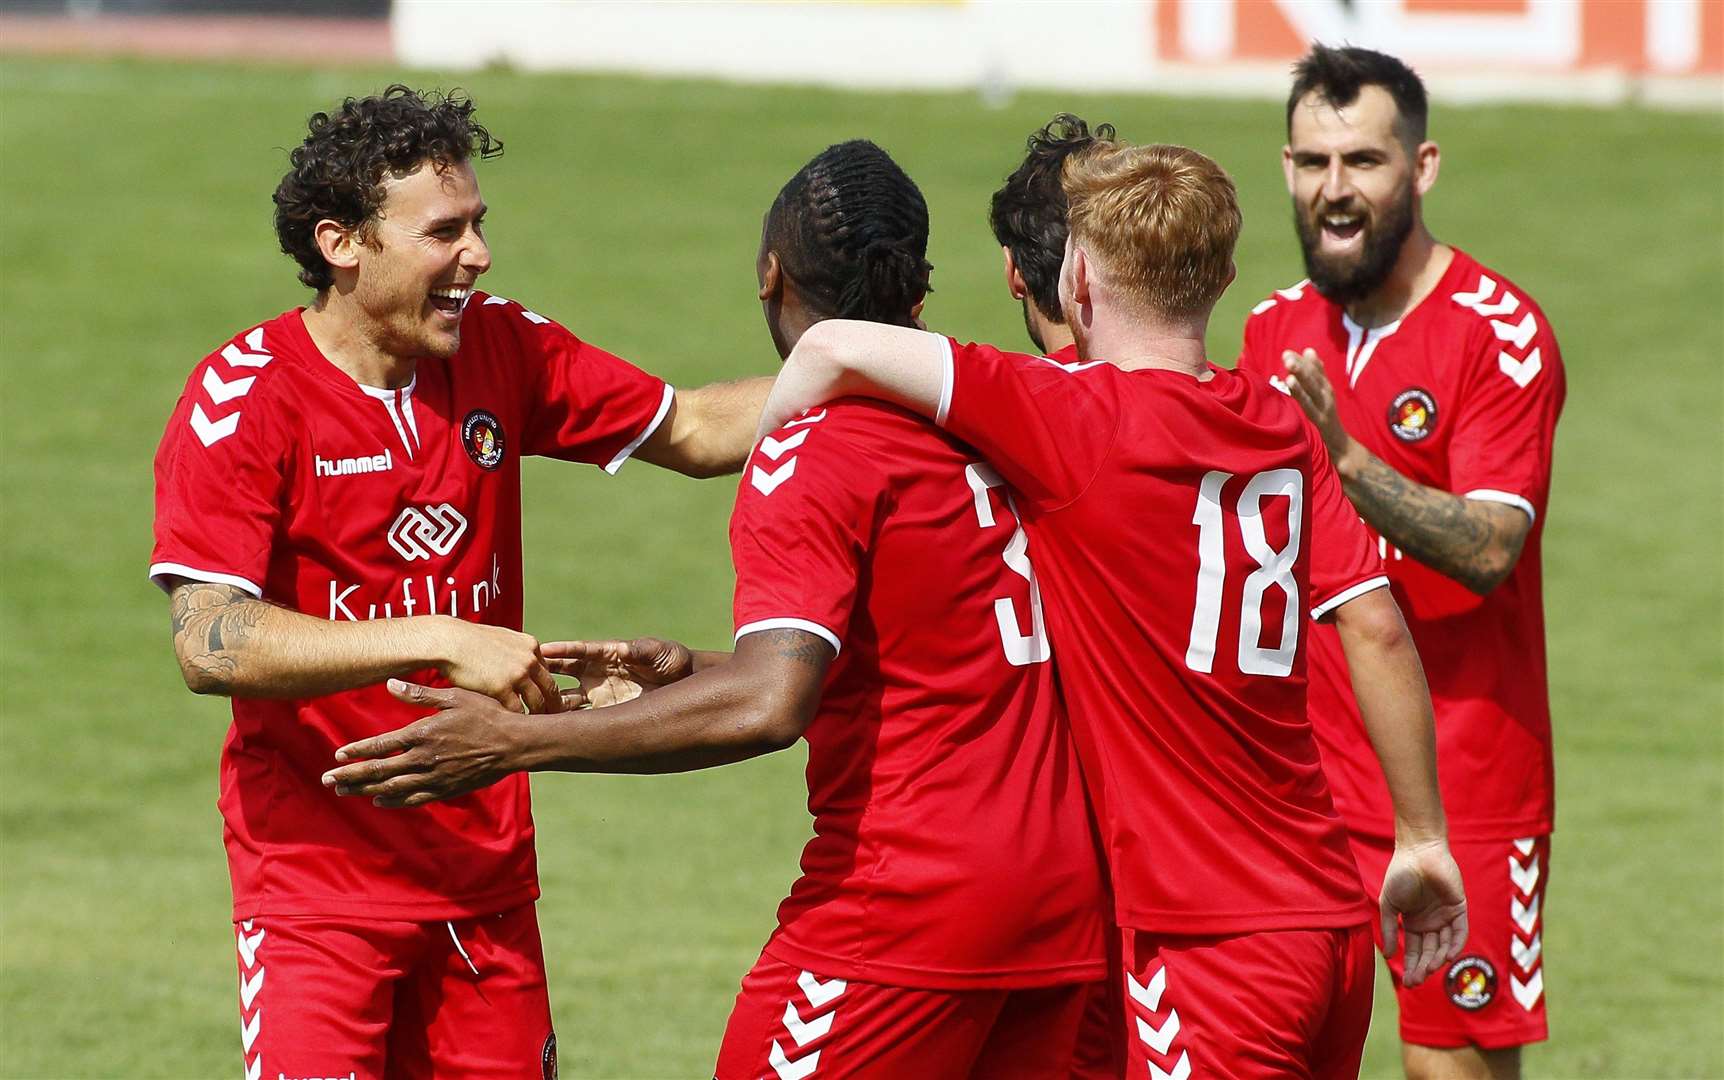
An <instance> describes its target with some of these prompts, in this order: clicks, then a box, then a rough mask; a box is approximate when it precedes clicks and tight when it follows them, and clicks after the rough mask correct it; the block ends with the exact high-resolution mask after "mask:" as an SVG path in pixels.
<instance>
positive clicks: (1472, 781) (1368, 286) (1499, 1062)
mask: <svg viewBox="0 0 1724 1080" xmlns="http://www.w3.org/2000/svg"><path fill="white" fill-rule="evenodd" d="M1426 112H1427V104H1426V97H1425V88H1424V85H1423V84H1422V83H1421V82H1420V80H1419V77H1418V76H1417V75H1416V74H1414V73H1413V71H1412V70H1411V69H1410V68H1408V67H1407V66H1406V65H1405V64H1403V63H1402V62H1401V61H1399V60H1397V59H1395V58H1394V57H1392V56H1386V55H1384V54H1382V53H1378V52H1372V51H1370V50H1368V49H1357V48H1343V49H1331V48H1326V47H1324V46H1322V45H1318V46H1315V47H1314V48H1313V49H1312V50H1311V52H1310V53H1309V54H1308V55H1307V56H1306V57H1305V58H1304V59H1303V60H1301V61H1300V62H1299V64H1298V66H1297V68H1296V69H1295V74H1294V81H1293V88H1292V91H1291V92H1290V93H1289V94H1288V97H1287V145H1286V146H1285V147H1284V148H1283V149H1282V164H1283V167H1284V168H1285V170H1286V175H1287V189H1288V191H1289V192H1290V193H1291V194H1292V196H1293V213H1294V223H1295V225H1296V226H1297V231H1298V235H1299V243H1300V247H1301V248H1302V249H1303V252H1304V256H1305V272H1306V274H1307V278H1306V280H1305V281H1302V282H1300V283H1298V284H1297V285H1294V286H1291V287H1290V288H1286V289H1281V290H1279V291H1277V292H1276V293H1275V294H1274V295H1272V296H1271V297H1269V298H1268V299H1267V300H1264V301H1263V302H1262V303H1261V304H1258V305H1257V307H1256V308H1255V309H1253V312H1252V316H1251V318H1250V319H1249V321H1247V323H1246V325H1245V345H1244V350H1243V352H1242V353H1241V355H1240V358H1239V369H1240V370H1241V371H1245V372H1249V373H1252V374H1253V375H1255V376H1257V377H1259V378H1268V379H1270V380H1271V381H1273V382H1275V383H1277V384H1279V385H1280V386H1282V387H1284V388H1286V389H1288V390H1289V391H1290V392H1291V393H1292V395H1293V398H1294V400H1295V401H1297V402H1298V403H1299V405H1300V407H1301V408H1303V409H1304V410H1305V412H1306V414H1307V415H1309V416H1310V418H1311V419H1312V421H1313V422H1314V423H1315V424H1316V425H1317V427H1318V428H1319V429H1320V430H1321V432H1322V435H1323V440H1324V442H1325V443H1326V444H1327V446H1328V449H1329V454H1330V457H1331V458H1332V459H1333V461H1334V463H1335V468H1336V469H1337V471H1338V472H1339V473H1340V475H1341V484H1342V488H1343V490H1345V492H1346V493H1347V497H1348V498H1349V499H1351V500H1352V503H1353V505H1354V506H1355V507H1357V509H1358V512H1359V514H1360V515H1361V516H1362V517H1363V518H1364V519H1365V523H1366V524H1367V525H1368V526H1369V527H1370V529H1371V531H1372V534H1373V535H1372V539H1373V540H1374V541H1375V542H1376V543H1377V544H1378V550H1379V551H1380V552H1382V553H1383V555H1384V557H1385V560H1386V562H1387V564H1388V573H1389V578H1390V581H1391V582H1392V588H1393V590H1394V593H1395V596H1396V598H1397V599H1398V600H1399V601H1400V604H1401V608H1402V610H1403V611H1405V612H1406V618H1407V624H1408V627H1409V629H1410V630H1411V631H1412V635H1413V640H1414V641H1415V642H1416V643H1417V644H1418V647H1419V655H1420V657H1422V658H1423V660H1424V665H1425V672H1426V675H1427V677H1428V678H1429V680H1430V684H1431V696H1432V698H1433V700H1434V703H1435V708H1436V717H1437V747H1438V756H1439V757H1440V759H1441V761H1442V784H1443V796H1444V803H1445V804H1446V805H1447V807H1448V812H1449V829H1450V839H1451V842H1452V845H1453V849H1454V853H1455V858H1456V859H1457V860H1459V862H1460V865H1461V869H1462V872H1463V873H1464V874H1465V875H1466V880H1467V887H1468V894H1469V896H1470V898H1471V900H1472V905H1471V907H1470V909H1469V910H1470V915H1471V918H1472V939H1471V942H1470V943H1469V944H1468V946H1467V950H1466V952H1465V954H1464V955H1462V956H1460V957H1459V958H1457V959H1456V960H1454V962H1453V963H1452V964H1450V965H1449V966H1448V967H1447V968H1446V969H1445V970H1444V971H1442V972H1440V973H1439V974H1440V975H1441V977H1440V978H1433V979H1429V980H1427V981H1426V982H1425V983H1423V984H1421V985H1420V986H1417V987H1402V988H1401V989H1400V991H1399V995H1398V996H1399V1004H1400V1026H1401V1041H1402V1058H1403V1062H1404V1064H1405V1067H1406V1072H1407V1075H1408V1076H1410V1077H1414V1078H1426V1077H1431V1078H1434V1077H1476V1078H1482V1077H1497V1078H1507V1077H1514V1076H1517V1075H1519V1072H1520V1047H1521V1046H1522V1045H1524V1044H1526V1043H1532V1042H1539V1041H1541V1040H1543V1039H1544V1038H1545V1037H1546V1034H1547V1024H1546V1019H1545V999H1544V965H1543V928H1544V922H1543V920H1544V913H1543V912H1544V901H1545V898H1546V895H1547V894H1546V885H1547V883H1548V882H1549V879H1550V832H1551V827H1552V823H1553V814H1554V771H1553V769H1552V759H1551V739H1550V699H1549V694H1548V690H1547V687H1546V675H1545V644H1544V604H1543V594H1542V568H1541V566H1540V541H1541V537H1542V534H1543V530H1544V523H1545V509H1546V502H1547V499H1548V497H1549V494H1550V473H1551V451H1552V444H1553V442H1554V439H1555V434H1556V422H1557V417H1558V416H1559V415H1560V414H1561V412H1562V403H1563V397H1564V393H1565V382H1564V375H1563V367H1562V354H1561V352H1560V351H1559V349H1558V348H1557V343H1556V338H1555V337H1554V336H1553V334H1552V332H1551V328H1550V323H1549V322H1548V321H1547V320H1546V319H1545V316H1544V312H1543V311H1541V310H1539V307H1538V305H1537V304H1535V303H1533V301H1532V298H1531V297H1530V296H1528V295H1527V293H1526V292H1525V291H1524V290H1523V289H1521V288H1520V287H1519V286H1518V285H1516V284H1514V283H1513V282H1511V281H1509V280H1508V278H1506V277H1505V276H1503V274H1502V273H1500V272H1499V271H1497V270H1493V269H1491V268H1489V267H1486V266H1483V265H1481V264H1480V263H1479V262H1477V261H1476V260H1475V259H1473V258H1472V256H1470V255H1468V254H1467V253H1466V252H1464V251H1461V250H1460V249H1458V248H1455V247H1453V246H1451V245H1448V244H1443V243H1439V242H1438V241H1437V240H1436V238H1435V237H1433V236H1432V235H1431V233H1430V230H1429V229H1428V228H1427V227H1426V226H1425V222H1424V213H1423V211H1424V199H1425V196H1426V195H1427V194H1429V192H1430V190H1431V188H1432V186H1433V185H1434V184H1435V183H1436V180H1437V168H1438V164H1439V161H1440V156H1439V154H1438V150H1437V144H1436V143H1434V142H1432V141H1430V140H1429V139H1428V138H1427V137H1426ZM1311 714H1312V720H1313V722H1314V724H1315V725H1316V729H1317V737H1318V741H1319V745H1320V746H1321V747H1322V750H1323V761H1324V769H1325V771H1326V772H1327V773H1328V775H1329V779H1330V783H1331V784H1332V785H1333V787H1334V791H1335V806H1336V809H1337V810H1339V811H1340V812H1341V815H1342V817H1343V818H1345V819H1346V821H1347V826H1348V828H1349V830H1350V831H1351V833H1352V841H1353V851H1354V855H1355V856H1356V857H1357V859H1358V862H1359V868H1360V872H1361V873H1362V874H1363V876H1364V878H1365V881H1366V883H1367V884H1368V885H1369V884H1375V883H1376V882H1378V881H1380V880H1382V876H1383V868H1384V866H1385V865H1386V864H1387V863H1388V860H1389V857H1390V851H1391V847H1392V840H1391V838H1392V836H1393V828H1394V826H1393V814H1392V811H1391V809H1390V805H1389V799H1388V792H1387V791H1386V790H1385V789H1384V786H1383V780H1382V777H1381V775H1380V774H1379V773H1378V771H1377V769H1376V768H1375V765H1374V763H1373V761H1372V758H1371V753H1370V748H1369V745H1368V743H1367V742H1366V738H1365V731H1364V729H1363V728H1362V727H1361V726H1360V723H1359V715H1358V708H1357V707H1356V705H1355V702H1354V695H1353V693H1352V689H1351V688H1350V686H1349V684H1348V671H1347V666H1346V663H1345V659H1344V657H1343V656H1342V654H1341V651H1340V649H1339V647H1338V645H1337V642H1336V639H1335V634H1334V632H1333V631H1332V630H1330V629H1328V628H1324V627H1318V628H1316V629H1315V630H1314V632H1313V634H1312V640H1311ZM1390 963H1391V967H1392V968H1393V969H1395V970H1398V967H1396V965H1395V962H1394V961H1393V960H1391V961H1390Z"/></svg>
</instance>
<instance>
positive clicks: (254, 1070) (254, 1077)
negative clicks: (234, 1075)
mask: <svg viewBox="0 0 1724 1080" xmlns="http://www.w3.org/2000/svg"><path fill="white" fill-rule="evenodd" d="M262 1075H263V1055H262V1054H259V1055H258V1056H256V1057H254V1058H252V1059H251V1064H250V1065H247V1066H246V1067H245V1080H259V1078H260V1077H262Z"/></svg>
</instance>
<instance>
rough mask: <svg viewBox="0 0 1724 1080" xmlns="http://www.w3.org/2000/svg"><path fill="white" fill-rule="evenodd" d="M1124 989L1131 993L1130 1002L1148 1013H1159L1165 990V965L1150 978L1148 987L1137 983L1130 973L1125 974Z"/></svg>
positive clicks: (1135, 977)
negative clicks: (1135, 1003) (1140, 1006)
mask: <svg viewBox="0 0 1724 1080" xmlns="http://www.w3.org/2000/svg"><path fill="white" fill-rule="evenodd" d="M1125 984H1126V989H1127V990H1129V991H1131V997H1132V1000H1133V1001H1135V1002H1137V1003H1138V1004H1139V1005H1142V1006H1143V1007H1144V1008H1146V1009H1148V1010H1149V1011H1150V1012H1160V1011H1161V995H1162V993H1163V992H1164V991H1166V990H1167V965H1166V964H1163V965H1162V966H1161V967H1159V968H1157V969H1156V972H1155V974H1154V975H1152V976H1150V979H1149V985H1148V986H1145V985H1143V984H1142V983H1140V982H1138V981H1137V976H1135V975H1133V974H1132V973H1131V972H1129V971H1128V972H1126V973H1125Z"/></svg>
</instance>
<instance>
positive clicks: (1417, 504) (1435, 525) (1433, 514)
mask: <svg viewBox="0 0 1724 1080" xmlns="http://www.w3.org/2000/svg"><path fill="white" fill-rule="evenodd" d="M1342 486H1343V487H1344V488H1345V489H1346V492H1347V497H1348V498H1349V499H1351V500H1352V501H1353V505H1354V506H1355V507H1357V508H1358V511H1359V514H1360V516H1361V517H1363V518H1364V519H1365V520H1366V521H1367V522H1369V523H1370V524H1371V525H1372V526H1373V527H1375V528H1376V530H1377V531H1378V532H1380V533H1382V534H1383V536H1384V537H1386V538H1387V539H1388V540H1389V542H1390V543H1392V544H1394V545H1395V546H1396V547H1398V548H1400V549H1401V550H1402V551H1404V552H1406V553H1407V554H1408V555H1411V556H1412V557H1413V558H1415V559H1417V560H1419V561H1420V562H1422V563H1424V564H1425V565H1426V566H1429V567H1431V568H1432V569H1434V570H1437V571H1439V572H1440V573H1443V574H1446V575H1447V576H1449V577H1452V578H1454V579H1455V580H1456V581H1458V582H1460V583H1461V584H1462V585H1465V586H1466V587H1467V588H1469V589H1471V590H1472V591H1473V592H1476V593H1478V594H1480V595H1481V596H1482V595H1484V594H1485V593H1488V592H1490V591H1491V590H1492V589H1494V588H1495V587H1496V586H1497V585H1499V584H1501V583H1502V579H1503V578H1504V577H1506V576H1508V572H1509V571H1510V570H1512V569H1513V568H1514V564H1515V560H1516V558H1517V557H1518V556H1519V554H1520V544H1521V541H1523V540H1524V539H1525V532H1524V530H1507V529H1500V528H1499V524H1498V523H1499V522H1500V521H1501V518H1500V511H1502V510H1508V511H1509V512H1510V513H1513V514H1515V515H1516V516H1517V517H1524V515H1522V514H1521V512H1520V511H1519V510H1515V509H1513V508H1512V507H1501V506H1497V505H1492V504H1484V503H1477V502H1474V501H1473V500H1470V499H1465V498H1462V497H1461V496H1459V495H1453V494H1450V493H1449V492H1447V491H1441V490H1439V489H1437V488H1432V487H1426V486H1425V485H1423V484H1419V483H1415V482H1413V481H1412V480H1409V479H1407V478H1406V477H1405V476H1402V475H1401V474H1400V473H1399V472H1396V471H1395V470H1394V469H1393V468H1391V467H1390V466H1389V465H1387V464H1386V463H1384V462H1383V461H1382V460H1381V459H1380V458H1377V457H1376V456H1374V455H1370V456H1367V457H1366V459H1365V462H1364V464H1363V465H1362V466H1360V468H1359V469H1358V470H1357V471H1356V472H1355V473H1354V474H1353V475H1352V476H1349V477H1346V478H1344V479H1343V481H1342ZM1500 533H1505V534H1507V535H1499V534H1500ZM1516 533H1518V535H1516Z"/></svg>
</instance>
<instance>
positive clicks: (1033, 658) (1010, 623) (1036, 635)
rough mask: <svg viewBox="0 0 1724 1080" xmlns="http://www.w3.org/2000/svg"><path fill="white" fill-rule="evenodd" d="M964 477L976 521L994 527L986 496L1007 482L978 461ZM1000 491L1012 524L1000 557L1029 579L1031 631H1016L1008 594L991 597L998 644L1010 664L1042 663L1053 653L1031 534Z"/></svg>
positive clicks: (1014, 612)
mask: <svg viewBox="0 0 1724 1080" xmlns="http://www.w3.org/2000/svg"><path fill="white" fill-rule="evenodd" d="M964 479H965V480H968V481H969V482H970V493H971V494H972V495H974V496H975V499H976V523H977V524H978V525H980V526H981V527H982V528H984V529H991V528H993V527H994V504H993V501H992V500H991V499H989V498H988V489H989V488H1003V487H1005V486H1006V482H1005V481H1004V480H1002V479H1000V474H999V473H997V472H995V471H994V467H993V466H992V465H988V464H985V463H983V462H979V461H978V462H976V463H975V464H974V465H968V466H965V468H964ZM1001 494H1002V495H1004V496H1005V499H1006V509H1007V511H1008V512H1010V514H1011V516H1012V526H1013V530H1012V538H1011V539H1010V540H1008V541H1007V542H1006V550H1005V551H1004V552H1003V553H1002V556H1001V557H1002V558H1004V559H1005V560H1006V567H1007V569H1009V570H1011V572H1012V573H1014V574H1016V575H1018V576H1019V577H1021V578H1023V579H1024V580H1025V581H1027V582H1029V583H1030V632H1029V633H1028V634H1027V635H1025V634H1020V633H1018V609H1017V607H1016V605H1014V604H1013V603H1012V598H1011V597H1009V596H1001V597H997V598H996V599H995V600H994V621H995V622H997V623H999V624H1000V645H1001V646H1002V647H1003V648H1004V649H1005V650H1006V660H1007V661H1008V662H1010V663H1011V664H1012V666H1014V667H1023V666H1025V665H1027V664H1041V663H1045V662H1046V661H1047V659H1048V657H1049V656H1050V655H1052V653H1051V650H1049V648H1048V631H1047V627H1046V626H1045V625H1044V624H1043V622H1042V590H1041V587H1040V586H1038V585H1037V584H1036V572H1035V569H1034V568H1033V567H1031V566H1030V555H1029V547H1030V538H1029V537H1027V536H1025V535H1024V527H1023V526H1022V525H1021V524H1019V523H1018V510H1017V507H1015V506H1013V505H1012V496H1011V494H1010V493H1009V492H1001Z"/></svg>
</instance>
